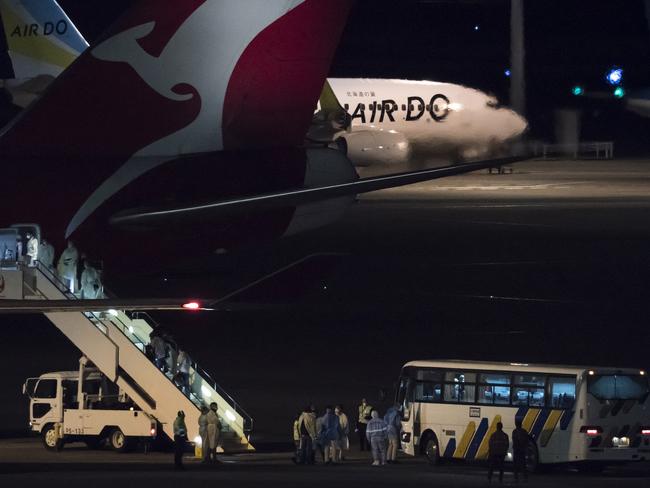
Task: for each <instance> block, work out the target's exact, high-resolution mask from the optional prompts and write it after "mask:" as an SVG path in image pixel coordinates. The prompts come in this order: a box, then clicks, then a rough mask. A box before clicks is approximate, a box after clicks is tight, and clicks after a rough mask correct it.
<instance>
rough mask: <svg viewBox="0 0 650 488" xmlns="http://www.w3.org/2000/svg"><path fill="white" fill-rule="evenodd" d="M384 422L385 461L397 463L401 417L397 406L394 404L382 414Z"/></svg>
mask: <svg viewBox="0 0 650 488" xmlns="http://www.w3.org/2000/svg"><path fill="white" fill-rule="evenodd" d="M384 422H386V425H387V426H388V453H387V455H386V462H387V463H388V464H394V463H397V450H398V448H399V435H400V432H401V431H402V417H401V415H400V413H399V406H398V405H394V406H392V407H390V408H389V409H388V411H387V412H386V415H384Z"/></svg>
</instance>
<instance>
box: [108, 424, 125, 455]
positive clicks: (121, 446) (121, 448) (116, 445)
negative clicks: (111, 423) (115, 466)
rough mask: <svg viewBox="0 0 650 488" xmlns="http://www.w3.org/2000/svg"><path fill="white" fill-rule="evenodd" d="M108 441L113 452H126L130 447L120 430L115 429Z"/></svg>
mask: <svg viewBox="0 0 650 488" xmlns="http://www.w3.org/2000/svg"><path fill="white" fill-rule="evenodd" d="M108 441H109V443H110V445H111V447H112V448H113V450H115V451H117V452H126V450H127V449H128V447H129V443H128V439H127V438H126V436H125V435H124V432H122V431H121V430H120V429H115V430H114V431H113V432H111V435H110V437H109V438H108Z"/></svg>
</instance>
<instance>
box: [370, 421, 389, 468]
mask: <svg viewBox="0 0 650 488" xmlns="http://www.w3.org/2000/svg"><path fill="white" fill-rule="evenodd" d="M371 417H372V418H371V419H370V422H368V425H367V429H366V438H367V439H368V442H369V443H370V448H371V449H372V460H373V461H372V465H373V466H383V465H385V464H386V438H387V433H388V426H387V425H386V422H384V419H382V418H380V417H379V412H378V411H377V410H373V411H372V413H371Z"/></svg>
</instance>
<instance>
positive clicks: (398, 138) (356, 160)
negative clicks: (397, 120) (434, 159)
mask: <svg viewBox="0 0 650 488" xmlns="http://www.w3.org/2000/svg"><path fill="white" fill-rule="evenodd" d="M335 144H336V148H337V149H339V150H340V151H341V152H343V154H345V155H346V156H347V157H348V158H349V159H350V161H352V164H354V165H355V166H360V167H368V166H372V165H376V164H382V165H383V164H388V165H398V164H403V163H406V162H407V161H408V159H409V153H410V146H409V143H408V141H407V140H406V137H404V134H402V133H400V132H395V131H384V130H376V131H359V132H352V133H349V134H343V135H341V136H340V137H339V138H338V139H337V140H336V143H335Z"/></svg>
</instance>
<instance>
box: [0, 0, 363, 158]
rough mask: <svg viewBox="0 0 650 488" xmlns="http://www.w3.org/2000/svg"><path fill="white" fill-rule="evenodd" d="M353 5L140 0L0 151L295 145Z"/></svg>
mask: <svg viewBox="0 0 650 488" xmlns="http://www.w3.org/2000/svg"><path fill="white" fill-rule="evenodd" d="M32 1H36V0H32ZM351 2H352V0H328V1H322V0H246V1H241V0H168V1H166V2H160V1H159V0H140V1H138V2H137V3H136V4H135V5H134V7H133V8H131V9H130V10H129V11H128V12H127V13H126V14H125V15H124V16H123V18H122V19H121V20H120V21H118V23H117V24H116V25H114V26H113V27H112V28H111V29H110V30H109V32H108V33H107V34H105V35H104V37H103V38H102V40H101V41H100V42H98V43H97V44H96V45H95V46H93V47H92V48H91V49H89V50H87V51H86V52H84V53H83V54H82V55H81V57H80V58H79V59H78V60H77V62H76V63H74V65H73V66H71V67H70V68H69V69H68V70H67V71H66V72H65V73H64V74H63V75H62V76H61V77H60V78H59V79H58V80H57V81H56V82H55V83H54V84H53V85H52V87H51V89H50V90H48V93H47V94H46V96H44V97H43V98H42V99H41V100H39V102H38V103H36V104H35V105H34V106H32V107H31V108H30V110H29V111H27V112H26V113H25V114H24V116H23V117H21V118H20V119H19V120H18V121H17V122H16V123H15V124H14V125H13V126H12V127H11V128H10V130H9V131H7V132H6V134H5V136H4V137H3V139H2V141H0V153H2V152H6V151H7V150H9V151H10V152H13V153H15V154H21V155H25V154H31V155H37V156H41V155H43V156H45V155H47V156H48V159H51V158H52V157H56V156H66V157H68V156H84V155H85V156H88V155H90V154H93V155H101V156H109V155H110V156H113V157H116V156H119V157H123V156H128V157H131V156H140V157H174V156H180V155H184V154H190V153H201V152H207V151H218V150H224V149H226V150H229V149H242V148H267V147H286V146H292V145H298V144H301V143H302V141H303V139H304V135H305V133H306V132H307V128H308V126H309V123H310V121H311V116H312V113H313V108H314V107H315V106H316V103H317V100H318V96H319V94H320V90H321V88H322V85H323V81H324V79H325V76H326V75H327V71H328V69H329V66H330V63H331V60H332V57H333V55H334V51H335V48H336V46H337V44H338V41H339V38H340V34H341V32H342V29H343V27H344V24H345V19H346V16H347V14H348V10H349V8H350V4H351ZM9 3H23V4H25V3H27V1H26V0H23V1H22V2H18V1H17V0H16V1H14V2H9ZM10 28H11V27H10ZM5 29H6V27H5ZM62 107H66V110H62ZM53 120H56V124H55V125H53V124H52V121H53ZM71 134H74V137H75V141H74V144H62V143H61V142H62V141H66V140H68V139H69V138H70V135H71ZM25 151H27V152H25ZM121 162H122V163H123V162H125V161H121ZM113 169H115V168H113Z"/></svg>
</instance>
